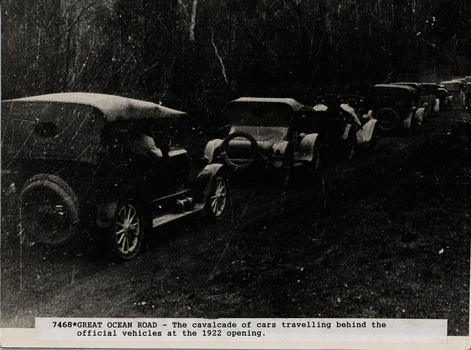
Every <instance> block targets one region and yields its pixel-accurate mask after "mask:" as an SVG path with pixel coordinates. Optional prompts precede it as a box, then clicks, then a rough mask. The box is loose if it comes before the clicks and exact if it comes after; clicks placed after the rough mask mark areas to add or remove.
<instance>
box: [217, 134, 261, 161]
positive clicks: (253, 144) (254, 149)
mask: <svg viewBox="0 0 471 350" xmlns="http://www.w3.org/2000/svg"><path fill="white" fill-rule="evenodd" d="M237 137H240V138H245V139H247V140H248V141H249V142H250V158H248V159H243V160H236V159H232V158H231V157H230V156H229V155H228V154H227V153H228V148H229V142H231V141H232V140H234V139H235V138H237ZM220 150H221V153H220V154H221V156H222V158H223V160H224V163H225V164H226V165H228V166H230V167H231V168H232V169H234V170H240V169H246V168H248V167H250V166H252V164H253V163H255V161H256V160H257V158H258V156H259V150H258V143H257V141H256V140H255V139H254V137H253V136H252V135H250V134H247V133H245V132H242V131H236V132H233V133H232V134H230V135H228V136H227V137H226V138H225V139H224V141H223V142H222V144H221V147H220Z"/></svg>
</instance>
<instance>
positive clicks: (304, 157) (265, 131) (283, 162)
mask: <svg viewBox="0 0 471 350" xmlns="http://www.w3.org/2000/svg"><path fill="white" fill-rule="evenodd" d="M310 111H312V107H307V106H304V105H302V104H300V103H299V102H297V101H296V100H294V99H292V98H258V97H241V98H238V99H236V100H234V101H231V102H229V103H228V104H227V106H226V112H227V114H228V117H229V119H230V130H229V133H228V135H227V136H226V137H225V138H218V139H214V140H211V141H209V142H208V143H207V144H206V147H205V150H204V157H205V158H206V160H207V161H208V163H209V164H213V163H224V164H227V165H228V166H229V167H231V168H232V169H233V170H235V171H240V170H242V169H246V168H249V167H252V166H258V167H261V168H265V169H267V168H268V169H270V170H271V172H272V174H274V175H275V178H276V179H277V181H279V182H280V183H281V184H282V185H286V184H287V183H288V180H289V177H290V174H291V170H292V168H293V167H296V166H299V165H302V164H304V165H307V166H308V167H309V168H310V169H311V170H315V169H317V168H318V167H319V153H320V151H319V149H320V148H319V143H318V142H317V138H318V134H317V133H315V132H311V130H303V129H302V126H301V125H302V124H303V123H302V122H300V119H301V120H302V119H304V118H306V113H308V112H310Z"/></svg>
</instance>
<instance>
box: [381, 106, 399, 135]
mask: <svg viewBox="0 0 471 350" xmlns="http://www.w3.org/2000/svg"><path fill="white" fill-rule="evenodd" d="M376 119H377V120H378V128H379V129H380V130H381V131H383V132H391V131H393V130H394V129H395V128H396V127H397V126H398V124H399V115H398V114H397V112H396V111H395V110H394V109H392V108H383V109H380V110H379V111H378V112H377V113H376Z"/></svg>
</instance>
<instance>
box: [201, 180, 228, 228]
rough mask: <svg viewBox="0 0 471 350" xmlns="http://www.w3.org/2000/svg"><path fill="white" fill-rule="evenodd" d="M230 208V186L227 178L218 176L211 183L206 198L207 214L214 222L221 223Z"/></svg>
mask: <svg viewBox="0 0 471 350" xmlns="http://www.w3.org/2000/svg"><path fill="white" fill-rule="evenodd" d="M228 206H229V184H228V181H227V176H225V175H223V174H216V175H215V176H214V177H213V178H212V179H211V183H210V189H209V193H208V195H207V198H206V203H205V210H206V214H207V216H208V217H209V219H210V220H212V221H219V220H221V219H222V218H224V216H225V215H226V211H227V208H228Z"/></svg>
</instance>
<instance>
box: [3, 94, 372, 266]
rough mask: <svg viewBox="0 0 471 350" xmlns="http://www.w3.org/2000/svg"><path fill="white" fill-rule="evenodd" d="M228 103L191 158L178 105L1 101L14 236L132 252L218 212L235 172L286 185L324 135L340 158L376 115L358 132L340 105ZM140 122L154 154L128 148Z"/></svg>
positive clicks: (310, 164) (6, 202) (85, 98)
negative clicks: (223, 119)
mask: <svg viewBox="0 0 471 350" xmlns="http://www.w3.org/2000/svg"><path fill="white" fill-rule="evenodd" d="M227 110H228V111H229V113H230V115H231V118H232V119H231V126H230V127H229V128H230V130H229V133H228V135H227V137H225V138H223V139H215V140H211V141H209V142H208V144H207V145H206V147H205V151H204V156H205V158H206V162H205V165H203V166H198V163H199V162H198V161H197V160H193V159H192V158H191V157H190V156H189V154H188V152H187V150H186V149H185V148H183V147H182V146H181V145H182V143H181V142H179V141H178V140H177V138H178V137H177V135H179V134H181V133H179V132H178V121H179V120H181V119H182V118H185V116H186V113H184V112H181V111H177V110H174V109H170V108H166V107H163V106H161V105H158V104H154V103H151V102H146V101H141V100H136V99H130V98H125V97H120V96H113V95H105V94H94V93H58V94H49V95H40V96H33V97H26V98H18V99H12V100H6V101H2V104H1V113H2V118H1V123H2V191H3V193H2V194H3V195H2V209H3V213H4V214H5V213H6V214H11V215H12V216H14V217H15V218H16V219H17V222H18V235H19V240H20V242H21V243H26V244H36V243H44V244H47V245H61V244H67V243H68V242H70V241H71V240H72V239H73V238H74V237H76V236H77V235H78V234H80V232H82V230H83V229H84V228H93V232H94V233H96V237H98V238H99V239H100V240H101V241H103V242H105V244H106V247H107V248H108V251H109V252H111V253H112V254H113V255H114V256H115V257H117V258H119V259H121V260H129V259H132V258H134V257H135V256H136V255H137V254H139V252H140V251H141V249H142V247H143V244H144V241H145V239H146V235H147V233H149V232H150V230H151V229H152V228H155V227H158V226H161V225H163V224H166V223H168V222H170V221H174V220H179V219H181V218H183V217H186V216H188V215H192V214H196V213H200V212H201V213H205V214H206V216H207V217H209V218H210V219H212V220H220V219H222V218H223V217H224V216H225V213H226V211H227V209H228V207H229V202H230V201H229V195H230V190H229V175H230V173H231V172H233V171H239V170H243V169H246V168H250V167H252V166H254V167H259V168H260V167H261V168H265V169H269V170H270V171H271V172H272V173H273V174H275V175H276V176H275V177H276V179H277V181H279V182H278V183H281V184H282V185H286V184H287V182H288V180H289V177H290V173H291V171H292V169H293V168H294V167H296V166H299V165H304V166H306V167H307V169H308V170H307V173H308V174H312V173H314V172H316V170H317V169H318V168H319V164H320V154H321V148H325V146H326V145H328V146H329V147H331V148H335V149H338V150H341V151H342V152H343V154H344V155H345V156H346V157H347V158H348V157H349V156H350V155H351V154H352V152H353V149H354V146H356V145H359V144H362V145H363V146H365V145H366V146H368V145H369V146H371V147H374V141H375V137H376V135H375V124H376V120H374V119H372V120H368V121H367V122H365V127H364V128H360V129H365V130H367V131H365V130H362V132H361V137H362V140H361V142H360V141H359V140H358V138H357V137H356V135H355V134H354V132H353V131H354V130H355V133H356V132H358V130H357V129H354V128H352V122H351V116H350V117H349V114H348V113H346V112H345V111H344V110H341V109H338V110H329V111H315V110H314V109H313V108H312V107H310V106H306V105H303V104H301V103H299V102H297V101H295V100H294V99H291V98H255V97H246V98H239V99H237V100H235V101H231V102H230V103H229V104H228V105H227ZM367 125H369V126H367ZM144 127H145V128H146V129H150V130H151V134H152V136H153V137H154V139H155V140H157V142H158V144H159V147H160V148H161V149H162V153H163V158H162V159H160V160H158V161H155V160H152V159H150V158H149V157H147V156H143V155H138V154H136V153H135V152H134V151H133V142H132V141H131V140H134V139H136V136H137V135H138V134H139V133H140V132H141V131H142V129H143V128H144ZM201 168H202V169H201ZM198 169H199V170H198Z"/></svg>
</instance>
